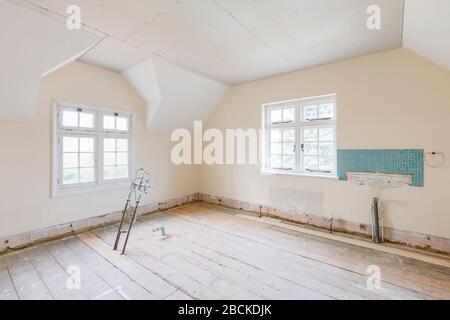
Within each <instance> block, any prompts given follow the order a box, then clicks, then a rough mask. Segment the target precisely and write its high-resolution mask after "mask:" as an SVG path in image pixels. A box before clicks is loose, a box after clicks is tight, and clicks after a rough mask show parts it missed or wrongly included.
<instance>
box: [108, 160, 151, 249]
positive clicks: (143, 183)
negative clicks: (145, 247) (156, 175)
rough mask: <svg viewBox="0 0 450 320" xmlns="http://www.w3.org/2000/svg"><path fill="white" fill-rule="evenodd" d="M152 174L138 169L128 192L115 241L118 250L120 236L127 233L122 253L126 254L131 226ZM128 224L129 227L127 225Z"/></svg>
mask: <svg viewBox="0 0 450 320" xmlns="http://www.w3.org/2000/svg"><path fill="white" fill-rule="evenodd" d="M150 178H151V176H150V174H149V173H148V172H147V171H146V170H145V169H143V168H140V169H139V170H137V171H136V174H135V175H134V178H133V180H132V181H131V186H130V191H129V192H128V198H127V201H126V203H125V208H124V210H123V212H122V219H121V221H120V225H119V230H118V231H117V236H116V242H115V243H114V250H117V248H118V246H119V241H120V236H121V235H122V234H123V233H125V234H126V235H127V237H126V239H125V243H124V245H123V248H122V254H125V250H126V247H127V244H128V239H129V238H130V232H131V228H132V227H133V225H134V223H135V222H136V218H137V216H136V215H137V210H138V207H139V203H140V201H141V197H142V196H143V195H145V194H147V192H148V190H149V189H150V188H151V186H150ZM126 224H128V227H126V226H125V225H126Z"/></svg>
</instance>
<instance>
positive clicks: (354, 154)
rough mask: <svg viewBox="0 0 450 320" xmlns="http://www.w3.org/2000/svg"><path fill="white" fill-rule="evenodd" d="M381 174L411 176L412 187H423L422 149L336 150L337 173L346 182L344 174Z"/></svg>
mask: <svg viewBox="0 0 450 320" xmlns="http://www.w3.org/2000/svg"><path fill="white" fill-rule="evenodd" d="M349 171H353V172H381V173H397V174H409V175H412V186H415V187H423V186H424V150H423V149H367V150H363V149H351V150H338V152H337V173H338V177H339V179H340V180H347V175H346V173H347V172H349Z"/></svg>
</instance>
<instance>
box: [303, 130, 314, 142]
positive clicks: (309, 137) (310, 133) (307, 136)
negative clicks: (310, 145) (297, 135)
mask: <svg viewBox="0 0 450 320" xmlns="http://www.w3.org/2000/svg"><path fill="white" fill-rule="evenodd" d="M303 135H304V138H303V139H304V140H305V141H317V140H318V139H317V138H318V137H317V128H307V129H304V130H303Z"/></svg>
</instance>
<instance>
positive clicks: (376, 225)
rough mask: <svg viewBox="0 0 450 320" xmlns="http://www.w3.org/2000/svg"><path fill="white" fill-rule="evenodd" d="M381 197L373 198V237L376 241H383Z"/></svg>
mask: <svg viewBox="0 0 450 320" xmlns="http://www.w3.org/2000/svg"><path fill="white" fill-rule="evenodd" d="M379 206H380V199H378V198H373V231H372V238H373V241H375V242H376V243H382V240H381V235H380V210H379V209H380V207H379Z"/></svg>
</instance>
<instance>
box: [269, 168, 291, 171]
mask: <svg viewBox="0 0 450 320" xmlns="http://www.w3.org/2000/svg"><path fill="white" fill-rule="evenodd" d="M272 169H274V170H280V171H291V170H292V168H272Z"/></svg>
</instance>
